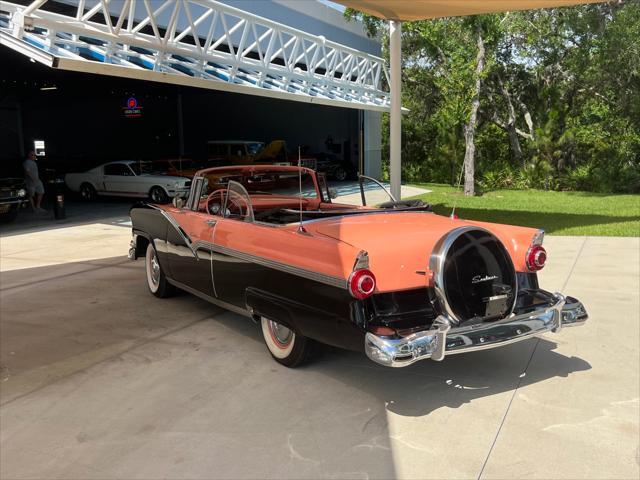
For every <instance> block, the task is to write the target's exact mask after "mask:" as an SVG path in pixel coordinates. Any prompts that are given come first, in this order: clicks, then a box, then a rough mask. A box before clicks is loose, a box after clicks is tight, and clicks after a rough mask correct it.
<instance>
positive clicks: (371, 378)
mask: <svg viewBox="0 0 640 480" xmlns="http://www.w3.org/2000/svg"><path fill="white" fill-rule="evenodd" d="M143 267H144V265H143V263H142V262H128V261H126V260H125V259H124V258H122V257H118V258H111V259H100V260H96V261H91V262H79V263H69V264H64V265H56V266H48V267H39V268H30V269H22V270H16V271H8V272H3V273H2V276H1V277H0V278H2V282H1V283H0V299H1V301H2V317H3V319H2V323H3V325H2V326H3V328H2V330H3V338H2V340H3V341H2V343H3V346H4V348H3V352H2V353H3V355H2V357H3V358H2V360H3V362H2V363H3V365H4V368H7V369H8V371H10V372H11V374H12V375H13V374H15V373H19V372H20V371H27V370H32V369H45V370H43V372H46V369H47V368H48V365H58V366H59V365H60V362H61V361H62V360H65V359H68V358H69V357H71V356H73V355H78V356H79V357H78V358H81V357H82V361H79V362H77V364H74V365H72V366H71V365H70V366H69V367H68V368H67V367H65V368H64V369H62V370H60V369H59V367H56V368H58V371H57V373H56V374H55V375H49V374H47V375H44V376H43V378H42V379H38V380H37V381H35V383H34V385H32V386H33V387H34V388H35V387H36V386H38V385H41V384H47V383H49V382H50V381H51V379H52V378H54V377H58V378H60V376H66V375H70V374H73V373H74V372H75V371H78V369H86V368H88V367H89V366H91V365H95V364H96V363H99V362H100V361H103V360H105V359H107V358H112V357H113V356H117V355H119V353H120V352H121V351H124V350H130V349H131V348H136V347H137V346H139V345H142V344H146V343H148V342H153V341H155V339H159V338H163V337H165V336H166V335H170V334H172V332H175V331H178V330H181V329H184V328H188V327H189V326H190V325H193V324H195V323H198V322H205V323H209V322H211V323H210V324H209V327H208V328H210V329H212V330H216V329H219V328H218V327H224V328H223V330H224V331H225V332H226V334H227V335H233V336H235V337H236V338H235V339H234V340H235V341H237V343H238V344H243V343H244V344H247V342H251V344H249V345H247V346H246V348H242V349H241V351H239V352H237V354H236V355H246V356H247V357H248V358H245V359H243V362H246V363H247V364H251V363H252V362H259V363H262V362H266V361H272V360H271V359H270V358H269V353H268V351H267V349H266V347H265V348H256V346H257V344H259V345H262V343H263V341H262V337H261V331H260V329H259V328H258V326H256V325H255V324H254V322H252V321H251V320H249V319H247V318H246V317H243V316H240V315H237V314H233V313H230V312H229V313H224V314H220V312H221V310H220V309H219V308H217V307H214V306H213V305H211V304H209V303H208V302H205V301H203V300H201V299H198V298H196V297H194V296H192V295H189V294H187V293H184V292H181V293H179V294H178V295H176V296H175V297H174V298H171V299H166V300H158V299H156V298H154V297H153V296H152V295H150V294H149V292H148V291H147V286H146V282H145V281H144V271H143ZM35 292H37V294H36V293H35ZM79 298H81V299H83V301H82V302H78V299H79ZM27 304H28V305H29V308H28V309H25V308H24V306H25V305H27ZM105 308H106V309H107V310H105ZM186 334H187V335H188V331H186ZM566 334H567V335H570V334H571V332H570V331H568V332H566ZM561 335H562V334H561ZM195 340H198V339H197V338H196V339H195ZM254 342H255V343H254ZM38 349H41V353H40V354H39V355H38V354H36V355H34V354H33V353H36V352H37V351H38ZM92 349H94V350H95V351H96V352H100V353H96V354H95V355H93V354H92V355H88V354H87V352H88V351H91V350H92ZM14 351H15V352H16V354H15V356H14V355H13V354H12V353H11V352H14ZM23 352H24V354H23ZM29 352H31V353H29ZM23 355H24V357H23ZM84 357H86V359H85V358H84ZM273 366H274V368H281V369H284V368H285V367H280V366H278V365H277V364H276V363H275V362H274V363H273ZM300 368H301V370H302V372H303V373H304V372H305V371H306V372H309V374H310V375H322V376H327V377H331V378H332V380H336V381H338V382H340V383H343V384H345V385H348V386H350V387H352V388H357V389H360V390H362V391H363V392H364V393H367V394H368V395H371V396H373V397H375V398H378V399H379V400H380V401H381V402H382V403H381V404H382V405H386V408H387V410H390V411H392V412H394V413H396V414H397V415H402V416H411V417H416V416H424V415H428V414H429V413H430V412H432V411H434V410H436V409H438V408H442V407H448V408H458V407H461V406H463V405H465V404H469V403H471V402H473V401H475V400H477V399H480V398H483V397H488V396H492V395H496V394H500V393H504V392H508V391H512V390H513V389H515V388H517V387H518V386H524V385H530V384H534V383H538V382H544V381H548V380H550V379H553V378H555V377H567V376H569V375H571V374H574V373H578V372H581V371H585V370H589V369H590V368H591V366H590V364H589V363H588V362H586V361H585V360H583V359H581V358H579V357H574V356H571V357H568V356H565V355H562V354H560V353H558V352H557V351H556V344H555V343H554V342H552V341H549V340H548V339H547V338H539V339H529V340H525V341H522V342H519V343H516V344H512V345H509V346H505V347H502V348H496V349H492V350H486V351H481V352H475V353H469V354H464V355H453V356H450V357H446V358H445V360H444V361H442V362H434V361H431V360H424V361H421V362H417V363H415V364H413V365H410V366H408V367H404V368H388V367H382V366H379V365H377V364H375V363H373V362H372V361H371V360H369V359H368V358H367V357H366V356H365V354H364V353H359V352H348V351H344V350H339V349H336V348H333V347H329V346H325V345H317V348H316V352H315V354H314V356H313V358H312V359H311V361H310V362H308V363H307V364H306V365H304V366H302V367H300ZM45 377H46V378H45ZM5 386H6V387H8V386H9V385H5ZM28 390H29V389H27V391H28ZM7 393H8V392H7ZM15 393H16V394H18V392H15ZM10 396H12V395H10Z"/></svg>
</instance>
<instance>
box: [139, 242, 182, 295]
mask: <svg viewBox="0 0 640 480" xmlns="http://www.w3.org/2000/svg"><path fill="white" fill-rule="evenodd" d="M144 263H145V270H146V273H147V286H148V287H149V291H150V292H151V293H152V294H154V295H155V296H156V297H158V298H166V297H168V296H170V295H171V294H172V293H173V292H174V290H175V289H174V287H173V285H171V284H170V283H169V282H167V277H166V276H165V274H164V272H163V271H162V267H161V266H160V260H159V259H158V253H157V252H156V249H155V248H154V246H153V244H152V243H151V242H149V245H147V253H146V255H145V262H144Z"/></svg>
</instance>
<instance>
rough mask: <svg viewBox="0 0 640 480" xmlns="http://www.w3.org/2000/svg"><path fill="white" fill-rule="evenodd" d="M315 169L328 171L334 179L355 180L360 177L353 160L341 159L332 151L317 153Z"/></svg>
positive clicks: (328, 174) (329, 175)
mask: <svg viewBox="0 0 640 480" xmlns="http://www.w3.org/2000/svg"><path fill="white" fill-rule="evenodd" d="M315 158H316V166H315V170H317V171H318V172H322V173H326V174H327V176H328V177H329V178H331V179H333V180H339V181H343V180H354V179H356V178H357V177H358V171H357V169H356V167H355V165H353V164H352V163H351V162H347V161H345V160H342V159H340V158H339V157H338V156H336V155H333V154H331V153H318V154H316V155H315Z"/></svg>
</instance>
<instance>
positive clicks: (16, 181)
mask: <svg viewBox="0 0 640 480" xmlns="http://www.w3.org/2000/svg"><path fill="white" fill-rule="evenodd" d="M26 203H29V199H28V197H27V187H26V185H25V183H24V179H22V178H0V223H8V222H11V221H13V220H15V218H16V217H17V216H18V210H19V209H20V207H21V206H22V205H23V204H26Z"/></svg>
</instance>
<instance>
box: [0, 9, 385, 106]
mask: <svg viewBox="0 0 640 480" xmlns="http://www.w3.org/2000/svg"><path fill="white" fill-rule="evenodd" d="M0 43H1V44H2V45H4V46H7V47H9V48H12V49H14V50H16V51H18V52H20V53H23V54H25V55H27V56H29V57H30V58H31V59H33V60H35V61H38V62H40V63H43V64H45V65H47V66H49V67H53V68H59V69H64V70H73V71H79V72H87V73H97V74H105V75H114V76H121V77H128V78H136V79H141V80H151V81H158V82H165V83H172V84H178V85H186V86H194V87H201V88H210V89H215V90H224V91H231V92H237V93H245V94H251V95H260V96H267V97H273V98H281V99H287V100H294V101H302V102H308V103H318V104H323V105H333V106H340V107H350V108H358V109H365V110H378V111H388V109H389V105H390V97H389V93H388V92H386V91H384V90H382V87H381V85H382V84H383V79H384V80H386V84H388V83H389V78H388V72H387V68H386V65H385V63H384V60H383V59H381V58H379V57H376V56H373V55H369V54H367V53H363V52H360V51H358V50H355V49H353V48H349V47H347V46H344V45H340V44H337V43H334V42H331V41H329V40H326V39H325V38H324V37H321V36H315V35H311V34H308V33H306V32H303V31H300V30H297V29H295V28H291V27H288V26H285V25H282V24H279V23H276V22H272V21H271V20H268V19H265V18H262V17H259V16H256V15H252V14H249V13H247V12H244V11H242V10H239V9H237V8H233V7H230V6H228V5H225V4H222V3H218V2H216V1H214V0H58V1H54V0H34V1H33V2H32V3H31V4H29V5H26V6H25V5H19V4H15V3H9V2H2V4H1V5H0Z"/></svg>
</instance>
